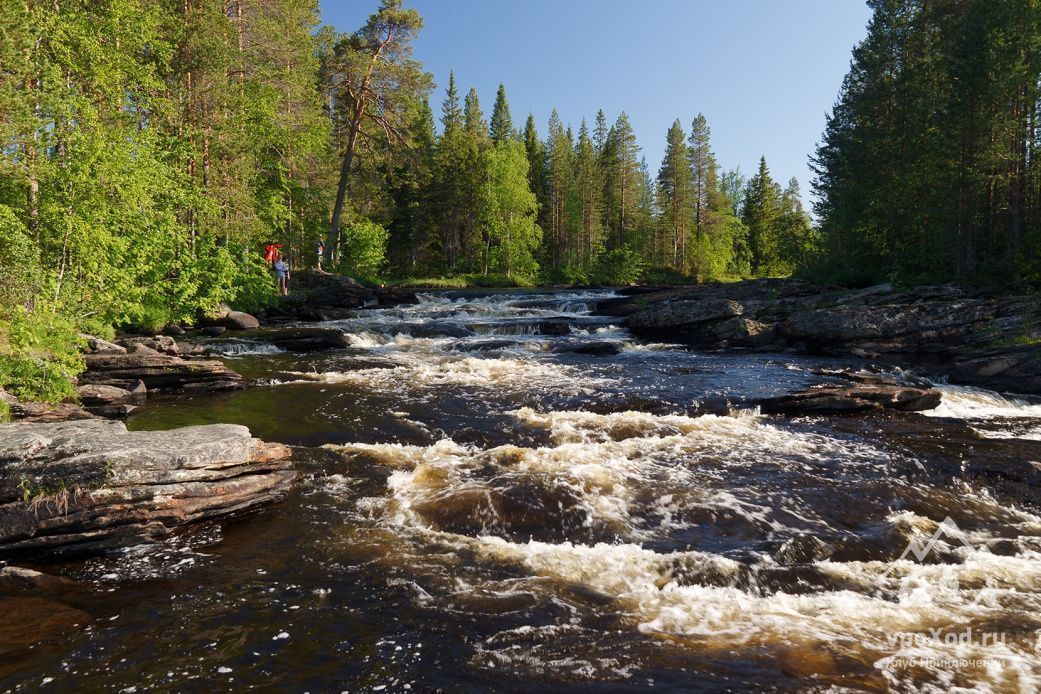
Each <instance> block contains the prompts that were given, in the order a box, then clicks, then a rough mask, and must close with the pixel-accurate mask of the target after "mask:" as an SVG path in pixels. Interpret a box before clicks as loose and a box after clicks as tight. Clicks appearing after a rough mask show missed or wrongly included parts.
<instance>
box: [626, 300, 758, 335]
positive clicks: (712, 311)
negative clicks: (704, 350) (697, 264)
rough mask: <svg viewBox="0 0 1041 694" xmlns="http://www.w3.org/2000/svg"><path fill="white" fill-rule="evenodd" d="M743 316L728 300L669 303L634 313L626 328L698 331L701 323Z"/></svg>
mask: <svg viewBox="0 0 1041 694" xmlns="http://www.w3.org/2000/svg"><path fill="white" fill-rule="evenodd" d="M743 312H744V308H743V307H742V306H741V304H739V303H737V302H736V301H731V300H730V299H695V300H683V301H669V302H666V303H664V304H662V305H658V306H651V307H648V308H645V309H643V310H640V311H638V312H636V313H634V314H633V315H631V316H629V318H628V320H626V324H627V325H628V326H629V327H631V328H636V329H637V330H644V331H648V330H650V331H656V332H657V331H665V330H678V331H687V330H692V329H700V328H701V326H702V325H703V324H704V323H708V322H716V321H720V320H725V319H727V318H731V317H733V316H740V315H741V314H742V313H743Z"/></svg>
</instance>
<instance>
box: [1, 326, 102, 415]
mask: <svg viewBox="0 0 1041 694" xmlns="http://www.w3.org/2000/svg"><path fill="white" fill-rule="evenodd" d="M4 318H5V320H4V321H2V322H0V386H3V387H4V389H5V390H7V391H8V392H10V393H12V394H13V395H15V396H16V397H18V398H23V399H28V400H42V401H46V402H60V401H62V400H64V399H66V398H70V397H73V396H74V395H75V389H74V388H73V386H72V382H71V379H72V378H74V377H75V376H76V375H77V374H78V373H79V372H80V371H82V370H83V358H82V357H81V356H80V354H79V349H78V347H79V343H80V340H79V338H78V337H77V332H76V327H75V326H74V325H73V324H72V322H71V321H70V320H68V319H66V318H63V317H62V316H61V315H59V314H57V313H55V312H54V311H53V310H49V309H46V308H40V307H38V308H37V309H36V310H35V311H33V312H30V311H28V310H27V309H25V308H24V307H16V308H15V309H14V310H13V311H10V312H7V313H6V315H5V316H4Z"/></svg>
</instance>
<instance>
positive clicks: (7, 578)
mask: <svg viewBox="0 0 1041 694" xmlns="http://www.w3.org/2000/svg"><path fill="white" fill-rule="evenodd" d="M79 585H80V584H79V583H77V582H76V581H73V580H71V579H68V578H65V577H63V576H52V575H50V574H45V573H43V572H41V571H35V570H34V569H26V568H24V567H21V566H4V567H0V590H3V591H15V590H33V589H37V588H40V589H44V590H68V589H70V588H77V587H79Z"/></svg>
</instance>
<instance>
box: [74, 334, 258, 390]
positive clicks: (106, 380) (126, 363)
mask: <svg viewBox="0 0 1041 694" xmlns="http://www.w3.org/2000/svg"><path fill="white" fill-rule="evenodd" d="M85 359H86V364H87V370H86V371H85V372H84V373H83V374H82V375H81V376H80V383H81V384H82V385H104V386H113V387H116V388H124V389H127V390H130V389H132V388H134V387H136V386H137V384H138V383H139V382H140V383H143V384H144V385H145V387H146V388H147V389H148V390H149V391H154V390H157V391H171V390H228V389H234V388H242V387H244V383H243V379H242V377H241V376H240V375H238V374H237V373H235V372H234V371H232V370H231V369H229V368H228V367H226V366H224V364H222V363H220V362H219V361H209V360H191V361H189V360H186V359H182V358H181V357H175V356H171V355H168V354H160V353H159V352H157V351H155V350H153V349H150V348H148V347H146V346H145V345H143V344H134V345H133V346H132V348H131V351H130V352H129V353H127V354H90V355H87V356H86V358H85Z"/></svg>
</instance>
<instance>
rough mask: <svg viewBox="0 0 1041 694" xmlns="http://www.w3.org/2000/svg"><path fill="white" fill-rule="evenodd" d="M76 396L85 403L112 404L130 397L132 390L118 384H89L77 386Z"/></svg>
mask: <svg viewBox="0 0 1041 694" xmlns="http://www.w3.org/2000/svg"><path fill="white" fill-rule="evenodd" d="M76 396H77V397H79V399H80V402H81V403H83V404H84V405H111V404H113V403H115V402H119V401H120V400H124V399H126V398H129V397H130V391H129V390H127V389H125V388H117V387H116V386H103V385H98V384H87V385H82V386H79V387H78V388H76Z"/></svg>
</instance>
